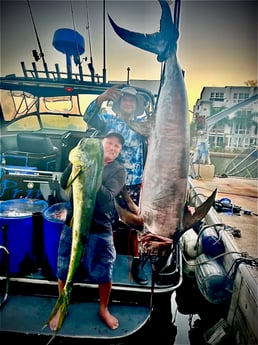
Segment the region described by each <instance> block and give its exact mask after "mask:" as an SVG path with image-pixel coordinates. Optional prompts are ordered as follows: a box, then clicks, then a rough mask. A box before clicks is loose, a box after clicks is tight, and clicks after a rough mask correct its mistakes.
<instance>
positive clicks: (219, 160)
mask: <svg viewBox="0 0 258 345" xmlns="http://www.w3.org/2000/svg"><path fill="white" fill-rule="evenodd" d="M232 159H233V157H230V158H229V157H214V156H212V155H211V163H212V164H214V165H215V175H217V176H219V175H221V174H222V173H223V172H224V171H225V169H226V167H227V166H228V164H229V163H230V162H231V161H232Z"/></svg>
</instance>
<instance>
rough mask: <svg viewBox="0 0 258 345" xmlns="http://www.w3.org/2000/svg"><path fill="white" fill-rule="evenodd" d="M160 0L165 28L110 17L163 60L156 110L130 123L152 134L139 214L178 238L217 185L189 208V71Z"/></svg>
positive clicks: (155, 229) (147, 227)
mask: <svg viewBox="0 0 258 345" xmlns="http://www.w3.org/2000/svg"><path fill="white" fill-rule="evenodd" d="M159 3H160V5H161V9H162V15H161V21H160V32H156V33H153V34H140V33H137V32H132V31H128V30H125V29H123V28H121V27H119V26H118V25H116V24H115V22H114V21H113V20H112V19H111V17H109V20H110V23H111V25H112V27H113V29H114V31H115V32H116V33H117V34H118V36H119V37H121V38H122V39H123V40H125V41H126V42H128V43H130V44H132V45H134V46H136V47H138V48H141V49H144V50H147V51H149V52H152V53H155V54H156V55H157V60H158V61H159V62H161V63H163V70H162V76H161V81H160V90H159V95H158V100H157V103H156V108H155V112H154V114H153V115H152V116H151V118H150V119H149V120H147V121H144V122H140V123H139V122H134V121H133V120H131V121H129V120H126V122H127V124H128V125H129V126H130V127H131V128H132V129H134V130H135V131H137V132H139V133H140V134H142V135H144V136H145V137H147V138H148V153H147V158H146V163H145V167H144V174H143V181H142V186H141V192H140V201H139V219H140V220H141V219H142V220H143V231H145V232H151V233H153V234H156V235H161V236H164V237H167V238H171V239H173V238H174V240H175V239H176V238H177V239H178V238H179V237H180V236H181V235H182V233H183V232H184V231H186V230H187V229H189V228H190V227H192V225H194V223H196V222H197V221H199V220H200V219H201V218H203V217H204V216H205V215H206V213H207V212H208V210H209V209H210V207H211V206H212V205H213V203H214V200H215V194H216V190H215V191H214V192H213V193H212V195H211V196H210V197H209V199H207V200H206V201H205V203H204V204H203V205H202V206H200V207H198V208H197V209H196V211H195V213H194V214H193V216H192V217H191V216H190V214H189V213H188V211H187V207H185V205H186V195H187V180H188V170H189V152H190V150H189V135H190V134H189V113H188V100H187V93H186V88H185V83H184V76H183V71H182V69H181V67H180V65H179V63H178V61H177V55H176V52H177V40H178V37H179V33H178V30H177V28H176V26H175V25H174V23H173V20H172V15H171V10H170V7H169V5H168V2H167V1H159ZM123 216H124V221H125V222H127V223H130V220H129V219H126V217H127V216H126V215H125V213H124V214H123ZM134 217H135V215H134ZM175 233H177V234H176V236H175Z"/></svg>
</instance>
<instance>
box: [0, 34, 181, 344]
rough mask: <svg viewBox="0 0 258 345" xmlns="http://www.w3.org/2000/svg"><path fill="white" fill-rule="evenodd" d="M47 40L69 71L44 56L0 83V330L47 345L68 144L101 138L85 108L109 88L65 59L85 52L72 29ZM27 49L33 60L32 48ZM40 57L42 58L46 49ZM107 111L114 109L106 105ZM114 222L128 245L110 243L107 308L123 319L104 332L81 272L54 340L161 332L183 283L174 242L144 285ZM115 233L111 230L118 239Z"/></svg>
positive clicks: (124, 338) (148, 108) (150, 103)
mask: <svg viewBox="0 0 258 345" xmlns="http://www.w3.org/2000/svg"><path fill="white" fill-rule="evenodd" d="M53 46H54V48H56V49H57V50H58V51H59V52H61V53H63V54H64V55H65V58H66V67H67V70H66V72H61V71H60V68H59V66H58V65H55V70H49V69H48V66H47V63H46V61H45V60H44V59H43V69H39V68H38V66H37V63H36V62H33V63H32V67H31V68H27V67H26V65H25V62H21V70H22V76H16V75H15V74H12V75H6V76H3V77H1V79H0V88H1V183H0V198H1V203H0V224H1V230H0V260H1V265H0V287H1V302H0V308H1V309H0V334H1V339H6V341H7V340H11V339H19V340H21V339H24V340H26V341H27V340H28V341H29V340H31V339H32V340H34V341H36V342H38V343H42V344H46V343H47V342H48V341H49V340H50V339H51V337H52V336H53V332H52V331H51V330H50V329H49V328H45V329H42V327H43V325H44V323H45V322H46V320H47V319H48V316H49V315H50V312H51V310H52V308H53V305H54V303H55V301H56V299H57V296H58V290H57V280H56V277H55V273H56V265H57V250H58V242H59V236H60V232H61V229H62V226H63V223H64V219H65V214H66V210H67V209H66V206H67V204H66V203H67V199H66V196H65V193H64V191H63V190H62V188H61V187H60V177H61V175H62V172H63V171H64V169H65V167H66V166H67V164H68V155H69V152H70V150H71V149H72V148H74V147H75V146H76V145H77V143H78V142H79V141H80V140H81V138H85V137H96V138H99V137H100V133H99V132H98V131H97V130H95V129H94V128H93V129H92V128H88V127H87V124H86V123H85V122H84V121H83V113H84V111H85V109H86V107H87V106H88V105H89V103H90V102H91V101H92V100H93V99H95V98H96V97H97V96H98V95H99V94H101V93H102V92H103V91H104V90H105V89H107V88H109V87H111V86H112V85H114V84H112V83H109V82H107V81H106V76H105V73H103V75H102V76H100V75H98V74H96V73H95V71H94V69H93V68H90V70H89V74H83V72H82V68H81V65H80V64H77V68H78V71H77V72H76V73H75V72H73V71H72V69H73V67H74V66H73V63H72V59H71V58H72V57H75V60H76V58H79V56H78V55H80V54H82V53H83V52H84V40H83V38H82V36H81V35H80V34H79V33H78V32H76V31H74V30H71V29H67V28H60V29H58V30H57V31H56V32H55V33H54V38H53ZM33 55H34V57H35V58H36V61H37V60H38V57H39V56H38V55H37V52H36V51H34V53H33ZM39 55H40V56H41V57H42V56H43V57H44V54H42V52H41V53H40V54H39ZM89 67H92V66H89ZM126 85H127V84H126ZM137 92H138V93H140V94H141V95H142V96H143V97H144V99H145V113H146V115H147V116H148V114H150V113H152V112H153V109H154V104H155V98H154V95H153V94H152V93H151V92H150V91H149V90H147V89H144V88H140V87H137ZM103 107H104V108H105V110H110V111H111V104H108V103H106V104H104V105H103ZM119 226H120V227H121V228H122V231H124V233H125V236H124V237H125V243H124V244H123V243H118V241H115V245H116V251H117V259H116V263H115V267H114V274H113V287H112V295H111V300H112V305H111V306H110V308H111V310H112V313H114V314H115V315H116V316H117V317H118V319H119V323H120V326H119V329H118V330H116V331H113V330H110V329H108V328H107V327H106V326H105V324H104V323H103V322H102V321H101V320H100V319H99V317H98V316H97V310H98V303H99V302H98V286H97V285H96V284H92V283H90V282H87V280H86V279H85V277H78V279H76V281H75V282H74V286H73V293H72V300H71V303H70V306H69V311H68V315H67V316H66V319H65V322H64V325H63V326H62V328H61V329H60V330H59V332H58V334H57V335H56V339H55V341H58V343H60V344H61V343H62V344H71V341H73V343H77V342H78V343H85V341H86V340H87V341H92V342H93V341H95V342H99V341H101V342H103V343H107V344H111V343H112V344H115V343H119V344H122V343H123V344H126V343H131V342H132V338H133V339H134V338H135V337H136V336H138V337H139V334H140V333H141V332H142V331H143V330H144V329H146V328H147V329H148V333H150V334H152V336H153V337H155V336H156V334H155V332H154V328H153V327H152V325H153V323H154V325H157V324H158V325H159V327H161V329H162V328H163V327H164V326H165V325H166V324H167V320H171V302H170V300H171V294H172V292H173V291H175V289H176V288H177V287H178V286H180V284H181V282H182V265H181V260H182V256H181V252H180V249H179V246H175V247H174V248H173V250H172V252H171V255H170V257H169V261H168V264H167V268H166V270H165V271H164V272H162V273H159V275H158V277H157V279H155V281H153V279H152V268H153V267H152V266H153V263H152V262H151V260H147V262H146V264H145V272H146V273H147V274H148V278H149V281H148V284H147V285H144V286H143V285H139V284H137V283H136V282H134V281H133V280H132V279H131V277H130V267H131V262H130V260H132V259H131V257H130V254H129V253H128V250H127V247H128V246H127V240H128V236H129V235H130V229H128V226H126V225H125V224H123V223H121V224H120V225H119ZM118 231H121V229H120V228H119V229H118V228H117V229H114V237H115V238H116V232H118ZM125 248H126V249H125ZM166 329H167V328H166ZM166 332H167V330H166ZM165 335H167V333H165V331H164V336H165ZM71 339H72V340H71ZM159 339H160V337H159Z"/></svg>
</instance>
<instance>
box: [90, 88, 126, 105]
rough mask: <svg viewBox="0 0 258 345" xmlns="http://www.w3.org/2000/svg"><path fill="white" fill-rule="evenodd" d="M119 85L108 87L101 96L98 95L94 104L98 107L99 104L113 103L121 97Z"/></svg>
mask: <svg viewBox="0 0 258 345" xmlns="http://www.w3.org/2000/svg"><path fill="white" fill-rule="evenodd" d="M120 86H121V85H114V86H112V87H110V88H109V89H107V90H105V91H104V92H103V93H102V94H101V95H99V96H98V97H97V99H96V104H97V105H98V106H101V104H102V103H103V102H105V101H113V102H114V101H115V100H116V99H117V97H119V96H120V95H121V93H120V91H119V90H118V88H119V87H120Z"/></svg>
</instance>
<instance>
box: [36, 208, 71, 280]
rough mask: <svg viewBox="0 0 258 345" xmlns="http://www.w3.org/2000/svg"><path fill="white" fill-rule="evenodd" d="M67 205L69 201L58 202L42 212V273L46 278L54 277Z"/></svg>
mask: <svg viewBox="0 0 258 345" xmlns="http://www.w3.org/2000/svg"><path fill="white" fill-rule="evenodd" d="M69 206H70V203H69V202H60V203H57V204H54V205H52V206H50V207H49V208H48V209H46V210H45V211H44V213H43V217H44V248H45V249H44V267H43V272H42V273H43V274H44V275H45V276H47V277H48V278H55V277H56V269H57V253H58V245H59V239H60V234H61V231H62V228H63V225H64V222H65V219H66V215H67V210H68V208H69Z"/></svg>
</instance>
